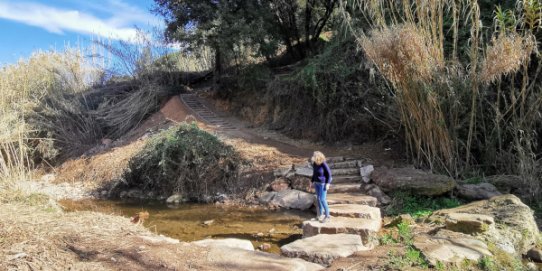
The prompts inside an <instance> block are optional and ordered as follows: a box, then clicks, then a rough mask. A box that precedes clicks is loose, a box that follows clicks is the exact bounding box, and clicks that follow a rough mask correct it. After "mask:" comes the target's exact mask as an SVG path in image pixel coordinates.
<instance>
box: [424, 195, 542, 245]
mask: <svg viewBox="0 0 542 271" xmlns="http://www.w3.org/2000/svg"><path fill="white" fill-rule="evenodd" d="M458 213H459V214H479V215H486V216H489V217H492V218H493V220H494V222H495V226H494V227H489V229H488V230H486V231H483V232H478V233H477V234H476V235H475V236H476V237H477V238H479V239H480V240H484V241H486V242H488V243H493V244H495V245H496V246H497V247H498V248H500V249H502V250H503V251H505V252H508V253H511V254H525V253H527V251H529V250H530V249H531V248H533V247H534V246H535V244H536V242H537V239H538V236H539V231H538V227H537V225H536V222H535V220H534V216H533V211H532V210H531V209H530V208H529V206H527V205H525V204H524V203H523V202H521V200H520V199H519V198H518V197H516V196H514V195H501V196H495V197H493V198H491V199H488V200H482V201H476V202H472V203H470V204H467V205H463V206H459V207H456V208H452V209H444V210H439V211H436V212H434V213H433V214H432V215H431V216H430V217H429V220H432V221H437V222H442V223H445V221H446V219H448V218H449V217H450V216H456V217H457V214H458ZM488 223H489V222H488Z"/></svg>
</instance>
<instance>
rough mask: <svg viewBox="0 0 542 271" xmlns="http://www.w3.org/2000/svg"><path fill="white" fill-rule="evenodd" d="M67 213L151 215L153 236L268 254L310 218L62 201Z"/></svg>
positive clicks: (148, 223)
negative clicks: (247, 246)
mask: <svg viewBox="0 0 542 271" xmlns="http://www.w3.org/2000/svg"><path fill="white" fill-rule="evenodd" d="M60 204H61V205H62V206H63V207H64V208H65V209H66V210H67V211H97V212H101V213H107V214H116V215H122V216H125V217H131V216H133V215H135V214H136V213H138V212H141V211H147V212H149V214H150V217H149V219H148V220H145V222H144V224H143V225H144V226H145V227H147V228H148V229H150V230H151V231H153V232H156V233H159V234H163V235H166V236H168V237H172V238H176V239H179V240H181V241H186V242H190V241H196V240H201V239H205V238H230V237H233V238H240V239H247V240H250V241H252V244H253V245H254V247H255V248H258V247H259V246H260V245H262V244H263V243H268V244H270V245H271V248H270V249H269V250H268V252H272V253H280V246H282V245H284V244H287V243H290V242H292V241H294V240H296V239H299V238H301V234H302V230H301V222H303V221H304V220H307V219H309V218H311V217H313V214H311V213H309V212H300V211H293V210H276V211H274V210H267V209H263V208H254V207H238V206H223V205H214V204H184V205H179V206H177V207H174V208H171V207H168V206H166V205H165V204H163V203H158V202H119V201H103V200H83V201H70V200H64V201H61V202H60Z"/></svg>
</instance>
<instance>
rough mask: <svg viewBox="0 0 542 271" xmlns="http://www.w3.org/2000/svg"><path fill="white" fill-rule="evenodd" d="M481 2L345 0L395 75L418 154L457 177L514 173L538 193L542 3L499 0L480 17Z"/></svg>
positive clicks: (370, 50) (358, 28)
mask: <svg viewBox="0 0 542 271" xmlns="http://www.w3.org/2000/svg"><path fill="white" fill-rule="evenodd" d="M480 2H483V1H480ZM481 4H482V3H479V1H476V0H469V1H457V0H456V1H448V0H437V1H409V0H407V1H386V0H383V1H382V0H373V1H355V0H354V1H345V2H344V3H343V6H342V8H343V12H344V14H347V15H348V16H345V18H346V20H345V22H346V24H347V26H348V27H349V29H350V30H351V31H352V32H353V33H354V34H355V36H356V38H357V41H358V43H359V45H360V47H361V48H362V49H363V51H364V52H365V53H366V54H367V57H368V58H369V59H370V60H371V61H372V62H373V63H374V64H375V66H376V68H377V69H378V70H379V72H380V73H381V74H382V75H383V76H384V77H385V78H386V79H387V80H388V81H389V82H390V83H391V84H392V85H393V89H394V96H395V101H396V104H397V106H398V108H399V111H400V116H401V123H402V126H403V127H404V128H403V130H404V132H405V138H406V143H407V147H408V153H409V156H410V157H411V158H412V159H413V161H414V162H415V163H417V164H418V166H422V167H424V166H426V167H429V168H431V169H433V170H436V171H444V172H447V173H448V174H450V175H452V176H456V177H464V176H468V175H469V174H480V173H482V174H518V175H521V176H522V179H523V180H524V182H525V183H524V184H525V186H526V187H529V189H528V191H530V193H531V195H532V196H533V197H532V198H531V199H533V200H534V199H535V197H534V195H539V194H540V192H541V183H540V181H539V179H540V178H539V177H540V171H538V170H537V168H539V165H540V160H539V159H540V157H539V152H540V147H539V146H538V142H537V138H538V137H537V135H538V132H540V121H541V116H540V114H539V113H538V112H540V109H542V108H541V103H540V102H541V97H542V86H541V84H540V79H539V78H538V73H539V72H540V66H541V62H540V60H541V58H540V56H539V51H538V48H539V41H540V34H539V31H540V18H542V10H541V6H540V3H539V2H538V1H518V2H517V5H516V6H514V7H511V8H510V9H503V8H501V7H500V6H495V7H494V8H495V9H494V13H493V15H494V17H493V18H494V20H493V22H490V23H491V24H490V25H484V22H485V23H487V21H484V20H483V18H482V17H483V16H482V15H484V14H482V15H481V10H480V5H481ZM485 14H486V15H487V11H485ZM367 25H369V26H370V27H366V26H367Z"/></svg>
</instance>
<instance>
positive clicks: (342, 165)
mask: <svg viewBox="0 0 542 271" xmlns="http://www.w3.org/2000/svg"><path fill="white" fill-rule="evenodd" d="M328 165H329V168H331V169H335V168H357V167H358V165H359V162H358V161H357V160H350V161H344V162H334V163H328Z"/></svg>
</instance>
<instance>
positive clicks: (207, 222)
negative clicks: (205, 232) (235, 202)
mask: <svg viewBox="0 0 542 271" xmlns="http://www.w3.org/2000/svg"><path fill="white" fill-rule="evenodd" d="M213 223H215V220H214V219H211V220H205V221H203V225H205V226H210V225H213Z"/></svg>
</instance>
